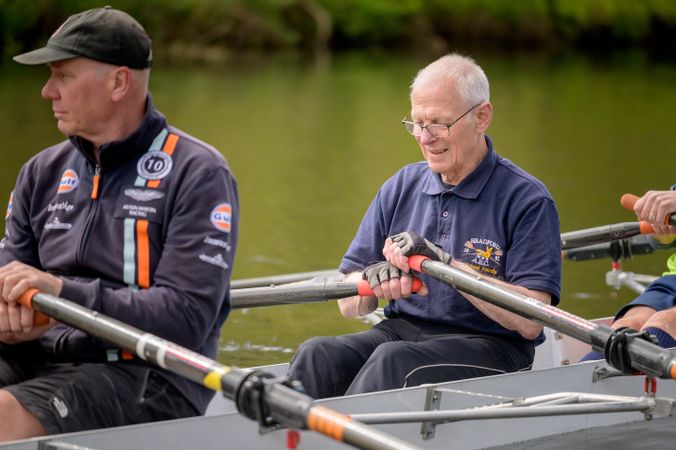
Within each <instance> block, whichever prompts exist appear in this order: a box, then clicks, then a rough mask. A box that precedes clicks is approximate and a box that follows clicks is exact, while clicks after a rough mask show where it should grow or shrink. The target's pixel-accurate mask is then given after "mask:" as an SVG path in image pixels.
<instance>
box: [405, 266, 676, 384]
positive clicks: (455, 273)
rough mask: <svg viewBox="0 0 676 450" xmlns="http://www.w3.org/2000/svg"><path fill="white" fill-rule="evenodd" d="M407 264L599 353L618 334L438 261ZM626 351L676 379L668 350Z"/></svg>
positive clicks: (641, 364) (637, 347) (649, 369)
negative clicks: (578, 341) (577, 340)
mask: <svg viewBox="0 0 676 450" xmlns="http://www.w3.org/2000/svg"><path fill="white" fill-rule="evenodd" d="M408 264H409V265H410V266H411V268H412V269H413V270H416V271H418V272H422V273H425V274H427V275H429V276H431V277H432V278H435V279H437V280H439V281H441V282H442V283H446V284H448V285H449V286H452V287H454V288H456V289H458V290H460V291H463V292H466V293H468V294H470V295H473V296H475V297H478V298H480V299H482V300H485V301H487V302H489V303H492V304H494V305H497V306H499V307H501V308H503V309H506V310H507V311H510V312H513V313H515V314H518V315H520V316H522V317H525V318H527V319H531V320H534V321H536V322H538V323H540V324H542V325H546V326H548V327H550V328H552V329H554V330H557V331H560V332H561V333H564V334H567V335H569V336H572V337H573V338H575V339H579V340H581V341H582V342H585V343H587V344H591V345H592V347H593V348H594V349H596V350H599V351H604V348H605V347H606V344H607V343H608V341H609V340H610V339H611V335H613V333H615V330H613V329H612V328H610V327H608V326H605V325H598V324H595V323H594V322H590V321H588V320H586V319H583V318H581V317H578V316H575V315H573V314H570V313H568V312H566V311H563V310H561V309H559V308H556V307H554V306H551V305H548V304H546V303H543V302H540V301H538V300H536V299H534V298H531V297H528V296H525V295H522V294H519V293H516V292H513V291H511V290H509V289H506V288H504V287H502V286H499V285H497V284H496V283H494V282H493V281H492V280H490V279H487V278H482V277H479V276H478V275H474V274H471V273H468V272H465V271H463V270H460V269H456V268H454V267H451V266H449V265H447V264H444V263H442V262H439V261H432V260H430V259H429V258H427V257H425V256H420V255H414V256H411V257H409V259H408ZM626 350H627V352H628V354H629V355H630V362H631V367H632V368H633V369H634V370H639V371H642V372H645V373H648V374H651V375H654V376H657V377H660V378H668V379H676V358H675V357H673V356H672V355H671V353H670V352H669V351H668V350H665V349H663V348H662V347H659V346H657V345H655V344H652V343H650V342H648V341H646V340H644V339H627V341H626ZM611 364H612V362H611ZM617 368H618V369H621V368H620V367H617Z"/></svg>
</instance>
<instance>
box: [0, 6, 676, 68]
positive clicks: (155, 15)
mask: <svg viewBox="0 0 676 450" xmlns="http://www.w3.org/2000/svg"><path fill="white" fill-rule="evenodd" d="M108 3H110V4H111V5H112V6H113V7H116V8H119V9H122V10H125V11H127V12H128V13H130V14H131V15H133V16H134V17H136V18H137V19H138V20H139V22H141V23H142V24H143V25H144V26H145V28H146V30H147V31H148V33H149V34H150V36H151V37H152V39H153V43H154V45H155V47H156V48H157V49H162V52H157V53H158V54H159V53H164V54H168V55H170V56H175V57H183V58H188V59H191V58H192V59H206V60H209V59H219V58H223V57H226V56H227V55H228V54H229V53H230V52H236V51H242V50H264V51H275V50H285V49H302V50H317V49H324V48H326V49H334V50H336V49H352V48H365V47H380V48H385V49H392V50H394V49H406V48H408V49H411V48H420V47H421V46H424V47H427V48H429V49H431V50H433V51H442V50H444V49H448V48H455V47H457V46H458V45H472V46H480V47H489V48H517V49H519V48H545V49H546V48H567V47H575V48H580V49H597V50H606V49H613V48H624V47H627V46H630V47H640V48H645V49H650V50H651V51H652V50H657V51H660V52H662V53H665V54H672V55H673V54H674V50H676V39H675V36H676V33H675V31H676V2H675V1H673V0H641V1H636V0H519V1H504V0H172V1H166V0H117V1H114V0H110V1H109V2H108ZM97 6H101V4H100V3H97V2H92V1H91V0H30V1H26V0H0V48H2V51H3V53H4V54H5V55H13V54H16V53H18V52H21V51H24V50H26V49H31V48H34V47H36V46H38V45H41V44H42V43H44V42H45V41H46V39H47V38H48V37H49V35H50V33H51V32H53V31H54V30H55V29H56V28H57V27H58V26H59V24H61V23H62V22H63V20H64V19H65V18H66V17H67V16H68V15H70V14H73V13H75V12H78V11H82V10H85V9H88V8H92V7H97Z"/></svg>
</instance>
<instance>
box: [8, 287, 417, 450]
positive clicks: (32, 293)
mask: <svg viewBox="0 0 676 450" xmlns="http://www.w3.org/2000/svg"><path fill="white" fill-rule="evenodd" d="M19 303H21V304H22V305H26V306H31V307H33V308H34V309H35V310H37V311H42V312H43V313H45V314H46V315H48V316H50V317H52V318H54V319H56V320H58V321H59V322H62V323H65V324H67V325H70V326H72V327H75V328H78V329H80V330H82V331H84V332H86V333H88V334H90V335H92V336H94V337H97V338H100V339H103V340H106V341H108V342H110V343H112V344H114V345H116V346H118V347H121V348H123V349H126V350H130V351H132V352H134V353H135V354H136V355H137V356H138V357H139V358H141V359H143V360H146V361H150V362H152V363H154V364H157V365H158V366H160V367H162V368H163V369H166V370H169V371H170V372H173V373H176V374H178V375H181V376H183V377H186V378H187V379H189V380H192V381H194V382H196V383H198V384H201V385H203V386H206V387H207V388H209V389H212V390H215V391H222V393H223V395H224V396H225V397H227V398H229V399H230V400H233V401H234V402H235V403H236V404H237V408H238V410H239V412H240V413H241V414H242V415H244V416H246V417H248V418H250V419H254V420H257V421H259V423H261V424H263V425H266V426H269V425H274V424H280V425H283V426H286V427H293V428H300V429H306V430H313V431H316V432H318V433H321V434H323V435H325V436H327V437H330V438H332V439H335V440H338V441H340V442H344V443H346V444H349V445H352V446H354V447H357V448H362V449H369V450H378V449H391V450H395V449H402V450H416V449H417V448H418V447H415V446H412V445H410V444H409V443H407V442H405V441H402V440H400V439H398V438H396V437H394V436H391V435H389V434H386V433H384V432H382V431H380V430H378V429H376V428H373V427H370V426H367V425H364V424H362V423H360V422H357V421H356V420H354V419H351V418H350V417H349V416H345V415H342V414H339V413H337V412H335V411H333V410H331V409H329V408H326V407H324V406H319V405H315V404H314V403H313V400H312V398H310V397H309V396H307V395H305V394H302V393H300V392H298V391H297V390H295V389H292V388H291V387H289V386H287V385H286V384H282V383H280V382H278V381H277V380H275V379H273V376H272V375H270V374H266V373H264V372H262V371H251V370H245V369H238V368H235V367H228V366H224V365H223V364H220V363H219V362H217V361H214V360H213V359H210V358H207V357H206V356H203V355H200V354H199V353H195V352H193V351H190V350H188V349H186V348H183V347H181V346H179V345H177V344H174V343H172V342H169V341H166V340H164V339H162V338H159V337H157V336H154V335H152V334H149V333H146V332H144V331H141V330H139V329H138V328H135V327H132V326H130V325H127V324H125V323H123V322H120V321H119V320H116V319H113V318H110V317H107V316H104V315H103V314H99V313H98V312H96V311H92V310H91V309H88V308H85V307H84V306H80V305H78V304H76V303H73V302H71V301H69V300H66V299H63V298H59V297H56V296H53V295H49V294H42V293H39V292H37V291H36V290H35V289H30V290H28V291H26V292H24V294H23V295H22V296H21V298H20V299H19Z"/></svg>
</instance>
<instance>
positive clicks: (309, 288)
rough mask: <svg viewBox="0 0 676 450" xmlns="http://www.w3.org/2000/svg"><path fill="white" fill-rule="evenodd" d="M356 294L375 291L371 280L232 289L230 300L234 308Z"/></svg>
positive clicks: (417, 285)
mask: <svg viewBox="0 0 676 450" xmlns="http://www.w3.org/2000/svg"><path fill="white" fill-rule="evenodd" d="M421 286H422V281H421V280H420V279H418V278H414V279H413V281H412V285H411V290H412V292H417V291H418V290H420V288H421ZM354 295H362V296H372V295H375V294H374V292H373V289H371V286H369V283H368V281H366V280H361V281H359V282H358V283H353V282H347V281H320V282H316V283H303V284H297V285H289V286H276V287H255V288H244V289H236V290H234V291H230V303H231V305H232V307H233V308H234V309H237V308H253V307H259V306H273V305H294V304H300V303H313V302H324V301H327V300H333V299H337V298H345V297H352V296H354Z"/></svg>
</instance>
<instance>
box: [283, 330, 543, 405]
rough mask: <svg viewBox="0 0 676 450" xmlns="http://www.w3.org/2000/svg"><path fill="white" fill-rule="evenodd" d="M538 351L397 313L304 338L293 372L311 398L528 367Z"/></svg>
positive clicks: (528, 345)
mask: <svg viewBox="0 0 676 450" xmlns="http://www.w3.org/2000/svg"><path fill="white" fill-rule="evenodd" d="M534 354H535V349H534V345H533V343H532V342H528V341H520V340H509V339H504V338H499V337H496V336H490V335H482V334H476V333H470V332H463V331H462V330H457V332H449V329H448V327H446V326H443V325H439V324H433V323H430V322H425V321H420V320H415V319H410V318H406V319H405V318H395V319H388V320H384V321H382V322H380V323H379V324H377V325H376V326H374V327H373V328H372V329H370V330H367V331H364V332H361V333H355V334H348V335H344V336H336V337H315V338H311V339H309V340H307V341H305V342H304V343H303V344H302V345H301V346H300V348H299V349H298V351H297V352H296V354H295V355H294V358H293V360H292V361H291V366H290V368H289V376H290V377H291V378H293V379H296V380H299V381H301V382H302V384H303V387H304V388H305V392H306V393H307V394H308V395H310V396H311V397H313V398H326V397H336V396H340V395H351V394H360V393H365V392H374V391H381V390H387V389H396V388H402V387H406V386H417V385H420V384H424V383H440V382H445V381H454V380H462V379H467V378H475V377H482V376H487V375H496V374H501V373H506V372H516V371H519V370H527V369H530V367H531V365H532V363H533V356H534Z"/></svg>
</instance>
